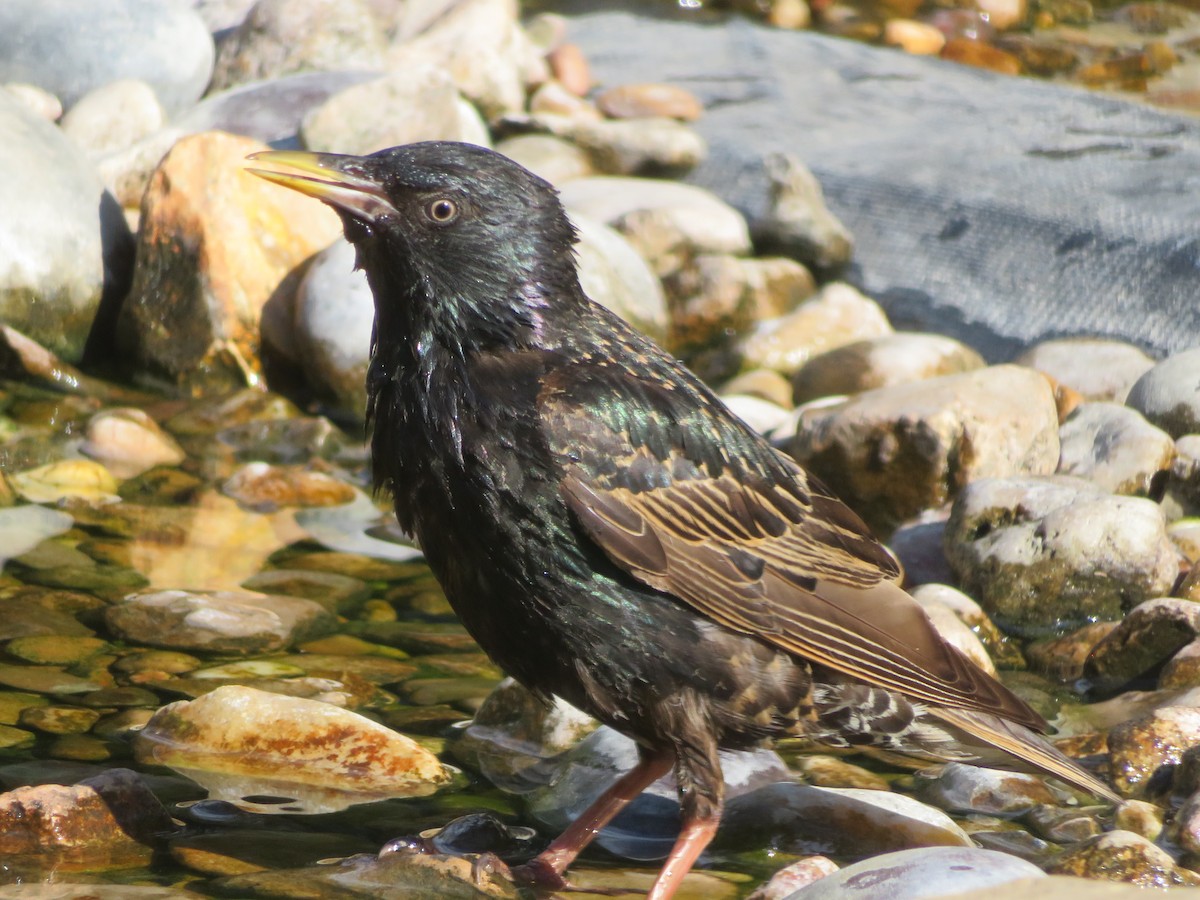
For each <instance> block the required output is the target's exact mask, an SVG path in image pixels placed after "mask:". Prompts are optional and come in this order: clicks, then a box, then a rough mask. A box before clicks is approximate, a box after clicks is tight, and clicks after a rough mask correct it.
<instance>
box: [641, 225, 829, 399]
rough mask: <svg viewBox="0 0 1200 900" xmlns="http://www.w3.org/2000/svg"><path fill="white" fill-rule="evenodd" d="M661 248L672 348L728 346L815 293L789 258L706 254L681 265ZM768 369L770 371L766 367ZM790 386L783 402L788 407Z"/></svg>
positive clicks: (671, 250)
mask: <svg viewBox="0 0 1200 900" xmlns="http://www.w3.org/2000/svg"><path fill="white" fill-rule="evenodd" d="M677 253H678V249H677V248H675V247H668V248H665V255H666V259H667V260H669V261H662V262H660V265H661V266H662V267H663V268H664V269H668V270H675V269H678V270H677V271H673V272H671V273H670V274H671V277H670V278H669V280H668V291H669V294H670V296H671V326H672V327H671V338H672V342H673V343H672V346H676V347H681V348H683V350H685V351H691V350H695V351H698V352H703V351H704V350H706V349H711V348H712V347H714V346H719V345H721V344H727V343H728V342H729V340H730V336H731V335H734V334H740V333H742V332H744V331H746V330H747V329H749V328H751V327H753V326H754V325H755V324H756V323H757V322H759V321H761V320H763V319H774V318H778V317H779V316H784V315H787V314H788V313H790V312H791V311H792V310H794V309H795V308H796V307H797V306H799V305H800V304H801V303H803V302H804V301H805V300H808V299H809V298H811V297H812V296H813V294H815V293H816V282H815V281H814V279H813V275H812V273H811V272H810V271H809V270H808V269H807V268H806V267H805V266H803V265H801V264H800V263H798V262H796V261H795V260H793V259H787V258H784V257H756V258H745V257H740V256H733V255H730V254H704V255H701V256H698V257H696V258H695V259H694V260H693V261H691V262H690V263H684V264H682V266H681V267H680V265H679V263H677V262H676V261H675V260H674V259H673V258H671V256H672V254H677ZM767 371H769V370H767ZM791 401H792V397H791V391H790V389H789V390H788V392H787V397H786V400H785V401H784V405H786V406H789V407H790V406H792V405H793V404H792V402H791Z"/></svg>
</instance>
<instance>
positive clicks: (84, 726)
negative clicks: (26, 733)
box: [18, 707, 100, 734]
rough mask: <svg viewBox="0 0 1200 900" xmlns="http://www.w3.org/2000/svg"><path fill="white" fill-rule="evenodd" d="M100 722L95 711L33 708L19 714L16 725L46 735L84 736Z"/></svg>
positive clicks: (65, 708) (68, 708)
mask: <svg viewBox="0 0 1200 900" xmlns="http://www.w3.org/2000/svg"><path fill="white" fill-rule="evenodd" d="M97 721H100V713H97V712H96V710H95V709H80V708H79V707H34V708H31V709H26V710H25V712H24V713H22V714H20V720H19V721H18V725H20V726H22V727H24V728H34V730H35V731H41V732H44V733H47V734H84V733H85V732H89V731H91V726H92V725H95V724H96V722H97Z"/></svg>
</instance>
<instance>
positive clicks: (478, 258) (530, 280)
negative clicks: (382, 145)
mask: <svg viewBox="0 0 1200 900" xmlns="http://www.w3.org/2000/svg"><path fill="white" fill-rule="evenodd" d="M250 158H251V159H252V160H254V161H255V162H256V163H260V164H266V165H269V166H271V167H272V170H266V169H257V168H256V169H251V170H250V171H252V172H253V173H254V174H256V175H259V176H261V177H263V178H266V179H267V180H269V181H273V182H275V183H276V184H281V185H283V186H285V187H290V188H292V189H294V190H297V191H300V192H301V193H305V194H308V195H309V196H312V197H316V198H317V199H319V200H322V201H324V202H325V203H327V204H329V205H330V206H332V207H333V208H334V209H335V210H336V211H337V212H338V214H339V215H340V216H341V218H342V224H343V226H344V228H345V231H346V237H347V239H349V240H350V242H351V243H353V244H354V245H355V247H356V248H357V250H358V266H359V268H361V269H364V270H365V271H366V273H367V278H368V280H369V281H370V283H371V289H372V292H373V293H374V295H375V306H376V315H377V322H378V323H379V327H381V328H386V327H388V326H387V325H386V324H385V323H389V322H413V321H418V320H419V321H422V322H435V323H437V325H436V326H435V327H440V328H449V329H451V330H452V331H453V332H454V333H455V334H456V336H457V338H458V339H459V340H461V341H463V342H465V343H474V344H478V343H493V342H499V343H506V344H512V343H514V342H516V343H521V342H524V341H526V340H528V339H531V338H530V336H531V335H536V333H537V332H538V331H539V328H540V323H541V321H542V316H543V315H544V314H546V311H547V310H549V309H551V308H552V307H553V306H554V305H555V304H559V303H564V304H571V303H574V302H576V298H578V297H579V289H578V280H577V276H576V269H575V256H574V252H573V250H572V245H573V244H574V242H575V231H574V228H573V227H572V226H571V224H570V222H569V221H568V219H567V217H566V214H565V213H564V211H563V209H562V205H561V204H560V203H559V200H558V196H557V194H556V192H555V190H554V188H552V187H551V186H550V185H549V184H548V183H547V182H545V181H543V180H542V179H541V178H538V177H537V176H536V175H534V174H533V173H532V172H529V171H527V170H526V169H524V168H522V167H521V166H519V165H517V164H516V163H515V162H513V161H512V160H510V159H508V158H507V157H505V156H502V155H500V154H499V153H495V152H493V151H491V150H487V149H484V148H483V147H478V146H475V145H473V144H461V143H454V142H451V141H429V142H425V143H419V144H407V145H405V146H402V147H393V148H391V149H389V150H381V151H379V152H378V153H373V154H371V155H370V156H341V155H336V154H330V153H302V152H292V151H278V152H277V151H268V152H262V153H256V154H254V155H253V156H251V157H250ZM275 168H279V169H286V170H290V171H274V169H275ZM551 314H552V313H551ZM414 317H416V318H414Z"/></svg>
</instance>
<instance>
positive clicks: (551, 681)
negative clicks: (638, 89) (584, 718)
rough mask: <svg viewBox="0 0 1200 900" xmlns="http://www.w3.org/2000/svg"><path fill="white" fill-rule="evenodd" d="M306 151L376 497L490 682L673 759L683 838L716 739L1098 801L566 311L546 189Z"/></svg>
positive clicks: (794, 486) (868, 543)
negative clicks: (344, 257)
mask: <svg viewBox="0 0 1200 900" xmlns="http://www.w3.org/2000/svg"><path fill="white" fill-rule="evenodd" d="M276 156H280V155H279V154H276ZM282 156H287V154H283V155H282ZM320 159H321V162H320V166H321V167H322V168H324V169H327V170H331V171H334V172H336V173H337V177H338V178H340V179H344V180H345V182H353V191H357V192H360V193H363V194H367V195H369V198H368V200H361V201H360V200H358V199H357V196H356V195H355V194H354V193H353V191H351V192H342V193H341V194H338V195H337V196H336V197H335V198H333V199H331V198H330V196H327V195H328V194H330V193H332V192H331V191H329V190H325V189H322V190H324V193H321V192H320V191H318V189H316V188H313V187H312V186H311V185H308V186H305V185H302V184H300V185H298V184H295V183H292V182H290V181H287V180H286V179H284V178H283V177H282V176H277V177H276V179H275V180H278V181H280V182H281V183H286V184H288V185H289V186H292V187H297V188H298V189H301V190H306V191H307V192H309V193H313V194H314V195H316V196H322V199H326V200H327V202H330V203H331V205H334V206H335V208H337V209H338V210H339V212H341V214H342V218H343V220H344V222H345V226H346V233H347V236H348V237H349V238H350V240H351V241H353V242H354V243H355V245H356V246H357V248H358V254H359V264H360V266H361V267H362V268H363V269H365V270H366V273H367V276H368V279H369V281H370V284H371V288H372V291H373V294H374V296H375V302H376V333H375V340H374V348H373V358H372V362H371V368H370V374H369V378H368V392H369V396H370V414H371V418H372V421H373V437H372V452H373V466H374V472H375V477H376V481H377V483H378V484H379V485H380V486H381V487H385V488H388V489H390V490H391V491H392V493H393V495H394V497H395V505H396V513H397V517H398V519H399V521H400V524H401V525H402V526H403V527H404V528H406V529H408V530H410V531H412V532H413V533H414V534H415V535H416V536H417V537H418V538H419V540H420V542H421V546H422V548H423V549H424V551H425V553H426V556H427V559H428V561H429V564H430V566H431V567H432V568H433V571H434V572H435V574H436V575H437V577H438V578H439V580H440V581H441V583H442V585H443V587H444V588H445V591H446V595H447V597H448V598H449V600H450V602H451V604H452V605H453V607H454V609H455V611H456V612H457V613H458V615H459V616H460V618H461V619H462V621H463V623H464V624H465V626H466V627H467V629H468V630H469V631H470V632H471V634H472V635H473V636H474V637H475V639H476V640H477V641H478V642H479V644H480V645H481V646H482V647H483V648H484V650H486V651H487V652H488V653H489V654H490V655H491V656H492V657H493V658H494V659H495V660H496V661H497V663H498V664H499V665H500V666H501V667H503V668H504V669H505V670H506V671H508V672H510V673H511V674H513V675H514V676H516V677H517V678H518V679H519V680H521V681H522V682H523V683H525V684H526V685H527V686H528V687H530V688H531V689H533V690H534V691H536V692H538V693H540V694H542V695H550V694H557V695H560V696H562V697H564V698H565V699H567V700H569V701H570V702H572V703H574V704H575V705H577V706H579V707H581V708H583V709H585V710H587V711H588V712H590V713H592V714H593V715H595V716H597V717H598V718H600V719H601V720H602V721H604V722H607V723H608V724H610V725H612V726H614V727H616V728H618V729H619V730H621V731H623V732H625V733H626V734H629V735H630V736H632V737H633V738H634V739H635V740H637V741H638V742H639V743H640V744H641V745H642V746H643V747H646V748H650V749H651V750H667V751H670V753H672V754H673V758H674V759H675V766H676V774H677V776H678V778H679V781H680V784H681V787H682V790H681V800H682V802H683V805H684V815H685V822H686V821H689V820H694V819H703V818H704V817H705V816H708V817H712V816H715V815H719V810H720V806H721V796H722V780H721V774H720V766H719V762H718V760H717V755H716V753H717V748H718V747H747V746H751V745H753V744H755V743H756V742H758V741H761V740H762V739H764V738H769V737H772V736H776V735H780V734H786V733H802V734H808V735H811V736H814V737H817V738H820V739H824V740H828V741H831V742H833V743H841V744H845V745H856V744H862V743H873V744H876V745H878V746H883V747H887V748H889V749H898V750H903V751H905V752H911V753H915V754H917V755H920V756H923V757H925V758H928V759H965V760H968V761H982V762H985V763H986V764H989V765H996V764H1001V763H1003V764H1008V765H1012V766H1015V767H1022V766H1024V767H1031V768H1034V769H1040V770H1043V771H1048V772H1052V773H1053V774H1056V775H1058V776H1060V777H1062V778H1064V779H1066V780H1067V781H1069V782H1071V783H1073V784H1076V785H1078V786H1080V787H1082V788H1084V789H1085V790H1088V791H1092V792H1095V793H1097V794H1101V795H1103V796H1106V797H1109V798H1113V797H1115V795H1114V794H1112V792H1111V791H1110V790H1109V789H1108V788H1107V787H1105V786H1104V785H1103V784H1101V783H1100V782H1099V781H1097V780H1096V779H1095V778H1093V777H1092V776H1091V775H1089V774H1088V773H1086V772H1084V771H1083V770H1081V769H1079V768H1078V767H1077V766H1076V765H1075V764H1074V763H1072V762H1071V761H1070V760H1068V759H1067V758H1066V757H1064V756H1062V755H1061V754H1059V753H1058V752H1057V751H1055V750H1054V749H1053V748H1051V747H1050V746H1049V745H1048V744H1046V743H1045V741H1044V740H1043V739H1042V738H1040V737H1039V736H1038V735H1037V734H1036V733H1035V732H1038V731H1043V730H1044V729H1045V723H1044V722H1043V720H1042V719H1041V717H1040V716H1038V715H1037V714H1036V713H1035V712H1034V711H1033V710H1031V709H1030V708H1029V707H1028V706H1027V705H1026V704H1025V703H1024V702H1023V701H1022V700H1020V699H1019V698H1018V697H1016V696H1015V695H1014V694H1012V693H1011V692H1010V691H1008V690H1007V689H1006V688H1005V687H1004V686H1003V685H1001V684H1000V683H999V682H998V681H996V680H995V679H993V678H992V677H990V676H989V675H987V674H986V673H984V672H983V671H982V670H980V669H979V668H977V667H976V666H975V665H974V664H973V663H971V662H970V661H969V660H967V659H966V658H965V657H964V656H963V655H962V654H961V653H960V652H959V651H958V650H957V649H955V648H954V647H952V646H950V645H949V644H947V643H946V642H945V641H943V640H942V639H941V638H940V637H939V636H938V634H937V632H936V631H935V630H934V628H933V626H932V624H931V623H930V621H929V619H928V617H927V616H926V615H925V613H924V612H923V610H922V609H921V608H920V606H919V605H918V604H917V603H916V602H915V601H913V600H912V598H911V597H909V596H908V595H907V594H906V593H905V592H904V591H903V590H901V589H900V588H899V587H897V586H896V585H895V584H894V579H895V578H896V575H897V569H896V565H895V563H894V562H893V560H892V559H891V557H890V556H889V555H888V553H887V552H886V550H885V549H884V548H883V547H882V546H881V545H880V544H879V543H878V542H877V541H876V540H875V539H874V538H873V537H872V536H871V535H870V533H869V532H868V530H867V528H866V527H865V526H864V525H863V523H862V522H861V521H860V520H859V518H858V517H857V516H856V515H855V514H854V513H853V512H851V511H850V510H849V509H848V508H847V507H845V506H844V505H843V504H842V503H840V502H839V501H838V500H837V499H836V498H834V497H833V496H832V495H830V494H829V492H828V491H827V490H826V489H825V488H824V487H823V486H822V485H821V484H819V483H818V482H817V481H816V480H815V479H812V478H811V477H810V476H808V475H807V474H806V473H805V472H804V471H803V470H802V469H801V468H800V467H799V466H797V465H796V464H795V463H794V462H793V461H792V460H790V459H788V458H787V457H784V456H782V455H781V454H779V453H778V452H776V451H775V450H774V449H773V448H772V447H770V445H769V444H767V443H766V442H765V441H764V440H763V439H762V438H761V437H759V436H758V435H757V434H755V433H754V432H753V431H752V430H751V429H750V428H748V427H747V426H746V425H745V424H743V423H742V422H741V421H739V420H738V419H736V418H735V417H734V416H732V415H731V414H730V413H729V412H728V411H727V410H726V408H725V407H724V406H723V405H722V404H721V403H720V401H719V400H718V399H717V398H716V397H715V396H714V395H713V394H712V392H711V391H709V389H708V388H707V387H706V386H705V385H703V384H702V383H701V382H700V381H699V380H698V379H697V378H695V376H693V375H692V374H691V373H690V372H688V371H687V369H685V368H684V367H683V366H681V365H680V364H679V363H678V362H677V361H675V360H674V359H672V358H671V357H670V356H669V355H667V354H666V353H664V352H663V351H662V350H660V349H659V348H658V347H657V346H655V345H654V344H653V343H652V342H650V341H649V340H647V339H645V338H644V337H642V336H641V335H639V334H638V333H636V332H635V331H633V330H632V329H631V328H629V327H628V326H627V325H626V324H625V323H623V322H622V321H621V320H619V319H618V318H617V317H616V316H614V315H612V314H611V313H609V312H607V311H606V310H604V309H602V308H601V307H598V306H597V305H595V304H593V303H592V302H591V301H590V300H588V299H587V298H586V297H585V296H584V295H583V292H582V291H581V289H580V287H579V283H578V279H577V275H576V268H575V258H574V254H573V251H572V246H571V245H572V241H573V238H574V232H573V229H572V228H571V226H570V225H569V223H568V222H567V220H566V217H565V215H564V214H563V212H562V209H561V207H560V206H559V204H558V202H557V199H556V197H555V194H554V191H553V189H552V188H550V187H549V185H547V184H545V183H544V182H542V181H541V180H540V179H538V178H536V176H533V175H532V174H530V173H528V172H526V171H525V170H524V169H521V168H520V167H519V166H516V165H515V164H514V163H512V162H510V161H508V160H506V159H504V158H503V157H500V156H498V155H496V154H492V153H490V152H488V151H485V150H481V149H479V148H475V147H469V146H466V145H458V144H447V143H431V144H417V145H410V146H408V147H401V148H395V149H393V150H390V151H384V152H382V153H380V154H376V155H374V156H372V157H365V158H352V157H321V158H320ZM294 180H295V179H293V181H294ZM329 183H332V184H334V186H336V187H338V188H340V187H341V185H342V183H343V182H341V181H338V180H337V179H331V182H320V183H319V184H329ZM444 200H449V201H451V202H452V203H453V208H454V212H455V215H454V217H453V220H452V221H451V222H449V223H446V222H440V221H435V220H434V219H433V218H432V217H431V213H430V210H432V209H433V208H434V207H433V206H432V205H431V204H434V203H437V202H441V201H444ZM381 208H382V209H383V212H380V211H379V210H380V209H381ZM697 852H698V851H697ZM571 858H573V856H571ZM693 858H694V857H693ZM664 883H665V882H664ZM674 883H675V882H674V881H671V882H670V884H671V885H673V884H674ZM671 890H673V887H671V886H668V887H665V888H663V891H665V892H664V893H660V894H658V895H657V896H668V895H669V893H670V891H671Z"/></svg>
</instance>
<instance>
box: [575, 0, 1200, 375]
mask: <svg viewBox="0 0 1200 900" xmlns="http://www.w3.org/2000/svg"><path fill="white" fill-rule="evenodd" d="M571 40H572V41H573V42H575V43H576V44H578V45H579V46H580V47H581V48H582V50H583V52H584V54H586V56H587V58H588V63H589V66H590V68H591V71H592V74H593V77H594V78H595V79H596V80H597V81H598V82H600V83H609V84H613V83H618V82H628V81H665V82H667V83H669V84H675V85H678V86H682V87H686V88H688V89H689V90H691V91H692V92H693V93H695V94H696V95H697V96H698V97H699V98H700V100H701V101H702V102H703V103H704V106H705V108H706V110H707V112H706V115H705V116H704V118H702V119H701V120H699V121H698V122H696V123H695V127H696V128H697V130H698V131H700V133H701V134H702V135H703V136H704V137H705V138H706V139H707V140H708V142H709V147H710V153H709V157H708V160H707V161H706V162H705V163H703V164H701V165H700V166H699V167H698V168H697V169H696V170H695V171H694V172H693V173H692V174H691V175H690V176H689V180H690V181H692V182H693V183H695V184H699V185H702V186H705V187H708V188H710V189H712V190H714V191H716V192H717V193H718V194H720V195H721V196H722V197H723V198H724V199H726V200H727V201H729V202H731V203H733V204H734V205H736V206H737V207H738V208H739V209H742V210H743V211H744V212H746V214H747V216H748V217H749V218H750V219H751V220H752V221H754V220H757V219H759V218H760V217H761V216H763V215H764V213H765V211H766V209H767V208H768V204H769V193H770V179H769V178H768V176H767V173H766V169H765V165H764V161H765V159H766V158H767V157H769V156H770V155H771V154H772V153H775V152H780V151H782V152H796V151H797V149H800V152H801V153H802V155H803V159H804V162H805V163H806V164H807V165H808V166H809V167H810V168H811V169H812V170H813V172H814V173H815V174H816V176H817V178H818V179H819V180H820V182H821V185H822V187H823V188H824V191H825V196H826V199H827V200H828V202H829V206H830V208H831V209H832V210H833V212H834V213H835V214H836V215H837V216H838V217H839V218H840V219H841V220H842V221H843V222H844V223H845V224H846V225H847V226H848V227H849V229H850V231H851V233H852V234H853V235H854V238H855V244H856V247H855V269H854V273H853V278H854V279H855V283H856V285H857V286H858V287H860V288H862V289H863V290H865V291H867V292H868V293H869V294H871V295H872V296H874V297H876V298H877V299H879V300H880V301H881V302H882V303H883V305H884V306H885V308H886V309H887V311H888V314H889V316H890V317H891V318H892V320H893V321H894V322H896V323H897V324H898V325H901V326H903V327H904V328H909V329H924V330H937V331H939V332H942V333H945V334H949V335H951V336H954V337H957V338H959V339H960V340H963V341H965V342H966V343H968V344H970V345H971V346H972V347H974V348H975V349H977V350H979V351H980V352H981V353H982V354H983V355H984V357H985V358H986V359H988V360H989V361H992V362H995V361H999V360H1007V359H1011V358H1012V356H1013V355H1014V354H1015V353H1016V352H1018V351H1019V350H1020V349H1022V347H1023V345H1027V344H1029V343H1032V342H1034V341H1037V340H1042V339H1044V338H1045V337H1047V336H1061V335H1064V334H1087V335H1090V336H1097V335H1104V336H1112V337H1118V338H1124V339H1126V340H1130V341H1133V342H1134V343H1136V344H1139V345H1142V346H1146V347H1151V348H1154V349H1155V350H1156V352H1160V353H1161V352H1165V351H1168V350H1179V349H1183V348H1185V347H1189V346H1192V345H1193V344H1194V343H1195V341H1196V337H1195V336H1196V334H1197V332H1198V330H1200V307H1197V304H1196V303H1195V298H1196V296H1197V293H1198V289H1200V267H1198V266H1197V265H1196V258H1197V250H1198V245H1197V243H1196V235H1195V228H1194V223H1195V222H1196V221H1197V219H1200V196H1198V195H1197V194H1196V192H1194V191H1189V190H1180V189H1179V186H1180V185H1184V184H1190V183H1191V181H1190V179H1191V178H1192V177H1193V175H1194V173H1195V172H1196V171H1197V170H1198V169H1200V123H1198V122H1196V121H1195V120H1194V119H1192V118H1189V117H1185V116H1176V115H1170V114H1167V113H1162V112H1159V111H1157V110H1154V109H1149V108H1147V107H1146V106H1145V105H1144V104H1135V103H1128V102H1123V101H1118V100H1114V99H1111V98H1109V97H1102V96H1097V95H1095V94H1089V93H1087V92H1080V91H1079V90H1078V89H1076V88H1074V87H1072V86H1067V85H1060V84H1047V83H1045V82H1039V81H1036V80H1033V79H1012V78H1002V77H997V76H996V75H995V73H992V72H986V71H982V70H979V69H975V68H973V67H970V66H965V67H964V66H953V65H948V64H946V63H945V62H942V61H941V60H937V59H929V58H919V57H916V56H914V55H912V54H906V53H896V52H895V51H894V50H890V49H883V48H876V47H869V46H863V45H861V44H859V43H857V42H853V41H846V40H843V39H840V38H831V37H826V36H823V35H818V34H814V33H812V32H806V31H785V30H782V29H774V28H770V27H768V26H766V25H758V24H754V23H752V22H750V21H747V20H744V19H732V20H729V21H722V22H721V23H720V25H719V26H718V25H714V23H712V22H710V21H700V20H698V19H696V18H694V17H673V18H665V17H655V16H654V15H653V13H651V12H649V11H648V10H647V11H643V14H642V15H637V14H635V13H629V12H619V11H614V10H607V9H605V10H595V11H592V12H589V13H588V14H585V15H580V16H576V17H574V18H573V19H572V22H571ZM818 85H819V88H814V86H818ZM997 135H1002V136H1003V139H1001V140H997ZM1114 147H1116V148H1119V150H1118V152H1115V153H1114V152H1112V149H1113V148H1114ZM948 173H952V176H951V177H947V175H948ZM1081 297H1085V298H1087V302H1086V303H1080V302H1079V298H1081Z"/></svg>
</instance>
